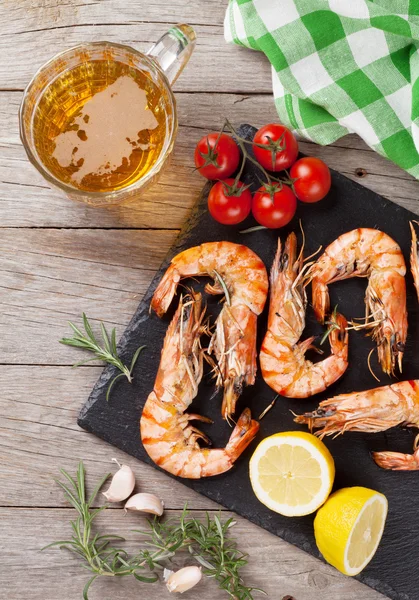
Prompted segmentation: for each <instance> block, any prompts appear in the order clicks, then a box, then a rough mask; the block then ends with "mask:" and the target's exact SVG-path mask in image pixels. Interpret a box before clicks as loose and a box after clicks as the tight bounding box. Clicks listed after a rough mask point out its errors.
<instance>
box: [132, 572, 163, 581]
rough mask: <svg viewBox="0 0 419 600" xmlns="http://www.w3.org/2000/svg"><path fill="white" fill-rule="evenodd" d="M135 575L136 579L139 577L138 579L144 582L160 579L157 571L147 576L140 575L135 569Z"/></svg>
mask: <svg viewBox="0 0 419 600" xmlns="http://www.w3.org/2000/svg"><path fill="white" fill-rule="evenodd" d="M133 575H134V577H135V579H137V581H141V582H142V583H156V581H158V579H159V576H158V575H157V573H155V574H154V575H152V576H151V577H145V575H138V573H137V572H136V571H134V572H133Z"/></svg>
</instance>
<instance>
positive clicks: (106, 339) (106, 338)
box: [100, 322, 112, 355]
mask: <svg viewBox="0 0 419 600" xmlns="http://www.w3.org/2000/svg"><path fill="white" fill-rule="evenodd" d="M100 330H101V332H102V338H103V343H104V344H105V350H106V352H109V354H111V355H112V350H111V344H110V341H109V336H108V332H107V331H106V327H105V326H104V324H103V323H102V322H101V323H100Z"/></svg>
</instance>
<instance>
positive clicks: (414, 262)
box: [410, 221, 419, 300]
mask: <svg viewBox="0 0 419 600" xmlns="http://www.w3.org/2000/svg"><path fill="white" fill-rule="evenodd" d="M415 223H417V221H415ZM410 230H411V232H412V249H411V251H410V269H411V271H412V275H413V281H414V283H415V288H416V293H417V295H418V300H419V244H418V238H417V236H416V231H415V227H414V225H413V223H412V222H411V223H410Z"/></svg>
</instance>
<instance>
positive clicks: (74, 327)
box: [68, 321, 84, 338]
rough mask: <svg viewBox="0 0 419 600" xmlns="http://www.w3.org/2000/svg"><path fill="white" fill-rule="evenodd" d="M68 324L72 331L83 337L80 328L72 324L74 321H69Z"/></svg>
mask: <svg viewBox="0 0 419 600" xmlns="http://www.w3.org/2000/svg"><path fill="white" fill-rule="evenodd" d="M68 324H69V325H70V327H71V329H72V330H73V331H74V333H75V334H76V335H77V336H78V337H80V338H84V335H83V333H82V332H81V331H80V329H79V328H78V327H76V326H75V325H74V323H72V322H71V321H69V322H68Z"/></svg>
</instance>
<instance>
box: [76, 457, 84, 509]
mask: <svg viewBox="0 0 419 600" xmlns="http://www.w3.org/2000/svg"><path fill="white" fill-rule="evenodd" d="M85 474H86V471H85V469H84V464H83V463H82V461H80V462H79V466H78V468H77V488H78V491H79V498H80V504H82V505H83V504H85V503H86V483H85Z"/></svg>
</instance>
